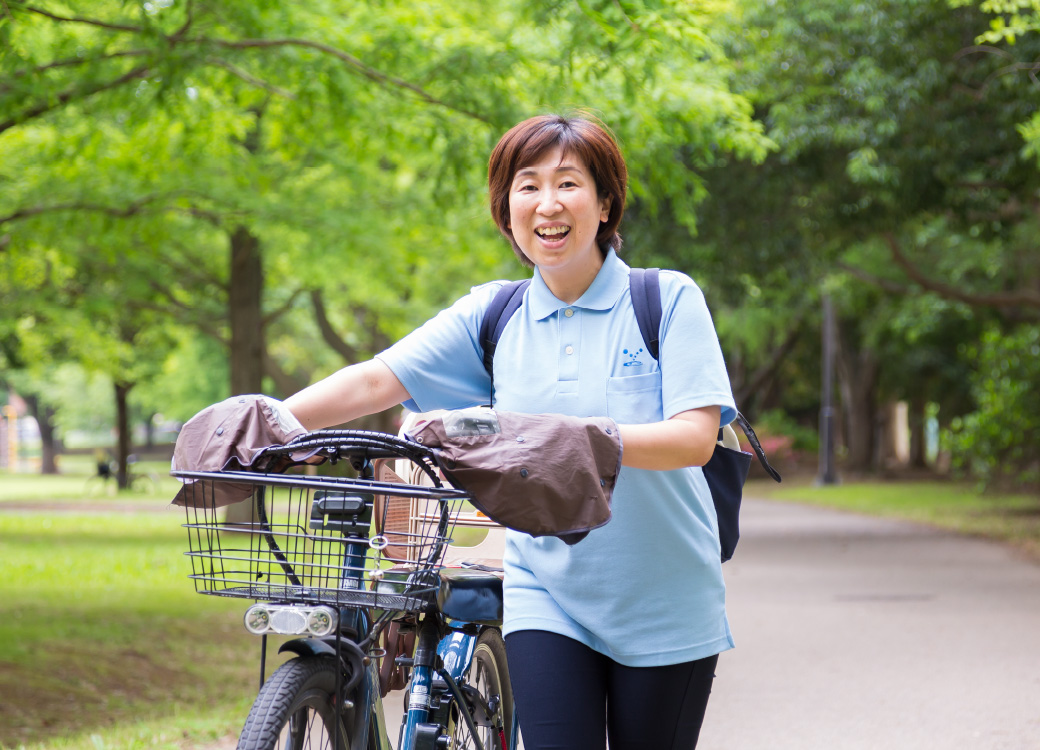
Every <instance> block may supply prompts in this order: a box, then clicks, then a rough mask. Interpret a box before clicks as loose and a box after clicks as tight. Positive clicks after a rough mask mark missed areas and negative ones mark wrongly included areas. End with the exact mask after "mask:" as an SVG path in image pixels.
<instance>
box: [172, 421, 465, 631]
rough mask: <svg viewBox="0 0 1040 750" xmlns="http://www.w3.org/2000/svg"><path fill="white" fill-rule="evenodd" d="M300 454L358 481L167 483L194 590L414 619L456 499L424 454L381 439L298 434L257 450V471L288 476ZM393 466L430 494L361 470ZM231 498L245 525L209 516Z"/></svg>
mask: <svg viewBox="0 0 1040 750" xmlns="http://www.w3.org/2000/svg"><path fill="white" fill-rule="evenodd" d="M301 449H317V453H318V454H320V455H321V456H322V457H323V458H328V459H331V460H332V461H334V462H335V461H338V460H339V459H341V458H346V459H349V460H350V461H351V462H352V464H353V465H354V466H355V468H359V469H361V476H359V477H357V478H348V477H335V476H309V475H304V474H279V473H271V472H270V471H268V472H267V473H256V472H251V471H219V472H190V471H177V472H173V476H175V477H177V478H178V479H180V480H181V481H182V482H185V483H186V487H187V488H188V490H189V491H188V492H186V493H185V496H186V501H185V503H184V507H185V513H186V518H185V523H184V524H183V526H184V528H186V529H187V531H188V551H187V552H186V553H185V554H186V555H187V556H188V557H189V558H190V560H191V565H192V572H191V573H190V574H189V577H190V578H191V579H192V580H194V582H195V589H196V591H197V592H199V593H201V594H209V595H214V596H224V597H236V598H242V599H253V600H257V601H273V602H286V603H298V604H310V605H316V604H326V605H330V606H333V607H340V606H357V607H366V608H372V609H379V610H395V611H405V612H409V611H420V610H423V609H425V607H426V605H427V604H428V603H429V602H430V601H431V600H432V599H433V597H434V596H435V594H436V589H437V585H438V576H437V570H438V569H439V568H440V566H441V562H442V559H443V556H444V552H445V550H446V548H447V546H448V545H449V544H450V542H451V534H452V531H453V529H454V523H455V519H456V517H457V515H458V512H459V510H460V509H461V508H462V507H463V506H464V505H465V501H466V499H467V497H468V495H467V494H466V493H465V492H463V491H461V490H457V489H454V488H450V487H445V486H443V484H442V483H441V482H440V480H439V478H437V476H436V469H435V464H434V461H433V458H432V454H431V453H430V451H429V450H428V449H425V448H422V447H421V446H417V445H416V444H414V443H409V442H407V441H403V440H401V439H399V438H396V437H393V436H390V435H384V434H383V433H374V432H364V431H352V430H341V431H321V432H317V433H311V434H309V435H303V436H301V437H300V438H298V439H297V440H294V441H292V442H291V443H289V444H287V445H286V446H282V447H277V448H273V449H266V450H265V454H266V455H264V456H263V459H264V460H263V461H261V462H260V463H259V465H260V466H261V467H264V468H267V469H271V468H274V469H275V470H277V469H278V468H285V467H286V466H290V465H293V464H294V462H293V461H292V460H291V458H289V457H290V456H291V455H292V453H293V452H296V451H300V450H301ZM311 453H314V451H313V450H311ZM401 458H406V459H408V460H410V461H412V462H413V463H414V464H417V465H418V466H419V467H420V468H421V469H422V473H424V474H425V475H426V476H427V477H429V478H430V479H431V480H432V483H433V484H434V485H435V486H426V485H419V484H408V483H404V482H403V480H401V479H400V478H399V477H397V476H396V475H394V474H393V472H392V471H389V472H387V471H383V472H380V474H381V475H382V477H377V476H373V474H374V471H373V468H372V464H371V462H372V461H373V460H376V461H379V460H383V461H386V460H388V459H401ZM231 487H234V488H236V489H237V490H238V491H239V493H240V494H248V497H247V500H245V501H243V502H248V503H249V506H248V507H249V508H251V510H252V513H251V518H249V519H248V520H244V521H235V520H232V521H229V520H227V513H226V507H218V506H219V505H220V502H221V500H220V498H221V497H223V496H225V495H226V490H228V489H229V488H231ZM241 515H243V516H245V515H248V514H241Z"/></svg>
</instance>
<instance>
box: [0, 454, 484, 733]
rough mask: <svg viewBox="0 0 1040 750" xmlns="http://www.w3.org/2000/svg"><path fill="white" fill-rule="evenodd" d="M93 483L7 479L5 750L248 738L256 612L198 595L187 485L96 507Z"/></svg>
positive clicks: (1, 712)
mask: <svg viewBox="0 0 1040 750" xmlns="http://www.w3.org/2000/svg"><path fill="white" fill-rule="evenodd" d="M149 468H151V467H149ZM86 475H87V472H86V471H84V473H82V474H73V475H71V476H57V477H42V476H31V475H30V476H27V475H0V696H2V698H0V748H2V749H3V750H13V749H14V748H24V749H25V750H59V749H60V750H81V749H82V750H88V749H89V750H99V748H104V749H108V750H130V749H131V748H178V749H186V748H200V747H206V746H207V745H212V743H214V742H215V741H217V740H220V739H222V738H224V739H226V738H234V737H236V736H237V733H238V731H239V730H240V729H241V726H242V723H243V722H244V721H245V717H246V714H247V713H248V711H249V706H250V704H251V703H252V700H253V698H254V697H255V695H256V691H257V687H258V678H259V644H260V641H259V639H258V638H256V637H254V636H251V635H249V634H248V633H246V631H245V629H244V628H243V626H242V615H243V614H244V612H245V610H246V608H247V607H248V606H249V604H250V603H251V602H249V601H247V600H241V599H237V600H236V599H223V598H220V597H212V596H200V595H198V594H197V593H196V592H195V587H194V584H193V583H192V581H190V580H189V579H188V578H187V575H188V573H189V572H190V562H189V560H188V558H186V557H185V555H184V554H183V553H184V551H185V549H186V542H187V532H186V531H185V530H184V529H182V528H181V523H182V522H183V521H184V516H183V513H182V511H181V510H180V509H178V508H173V507H170V508H169V509H164V508H163V504H164V503H168V502H169V500H170V498H172V497H173V495H174V493H175V492H176V489H177V487H178V486H179V485H178V484H177V483H176V481H175V480H169V484H168V485H166V484H164V488H163V491H162V493H161V494H157V495H147V496H146V495H135V494H133V493H120V494H119V495H118V496H115V497H110V496H100V497H84V495H83V487H84V482H85V479H86ZM167 479H168V478H167ZM112 501H118V505H117V506H114V505H113V502H112ZM125 501H129V502H125ZM137 501H141V502H140V503H139V509H135V507H134V506H135V503H136V502H137ZM3 506H6V507H7V510H8V511H13V512H4V508H3ZM126 508H129V510H127V509H126ZM88 511H89V512H88ZM485 533H486V532H485V531H484V530H481V529H458V530H456V534H455V536H456V537H457V540H458V541H459V542H460V543H462V544H474V543H476V542H477V541H479V539H480V538H482V537H483V536H484V534H485ZM276 651H277V642H276V641H275V640H274V639H272V641H271V645H270V646H269V651H268V670H269V673H270V671H272V670H273V669H274V668H276V666H277V665H278V664H279V663H281V662H282V661H284V659H285V658H286V657H285V656H278V655H276ZM232 744H233V739H232Z"/></svg>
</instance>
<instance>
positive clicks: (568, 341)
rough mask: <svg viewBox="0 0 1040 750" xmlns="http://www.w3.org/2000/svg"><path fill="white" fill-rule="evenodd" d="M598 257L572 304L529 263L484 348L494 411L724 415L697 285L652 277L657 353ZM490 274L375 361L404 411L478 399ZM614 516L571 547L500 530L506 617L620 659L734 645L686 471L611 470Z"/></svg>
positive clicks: (712, 550) (707, 509)
mask: <svg viewBox="0 0 1040 750" xmlns="http://www.w3.org/2000/svg"><path fill="white" fill-rule="evenodd" d="M628 271H629V268H628V266H627V265H625V263H624V262H622V261H621V259H620V258H618V257H617V255H616V254H615V253H614V252H613V251H611V252H609V253H608V254H607V257H606V259H605V261H604V264H603V267H602V269H601V270H600V272H599V274H598V275H597V276H596V279H595V281H593V283H592V285H591V286H590V287H589V288H588V289H587V290H586V292H585V294H584V295H582V297H581V299H579V300H577V301H576V302H575V303H574V304H572V305H567V304H565V303H563V302H561V301H560V300H558V299H557V298H556V297H555V296H553V294H552V292H550V291H549V288H548V287H547V286H546V285H545V282H544V281H543V280H542V278H541V276H540V275H539V273H538V271H537V269H536V270H535V274H534V278H533V280H532V283H531V285H530V286H529V287H528V289H527V291H526V292H525V295H524V302H523V305H521V307H520V309H519V310H517V312H516V313H515V314H514V315H513V317H512V318H511V319H510V320H509V322H508V324H507V325H506V327H505V329H504V331H503V333H502V337H501V339H500V340H499V344H498V349H497V351H496V354H495V407H496V408H498V409H501V410H503V411H516V412H527V413H552V414H568V415H572V416H579V417H586V416H599V415H604V414H606V415H608V416H610V417H612V418H613V419H614V421H616V422H618V423H619V424H634V423H645V422H656V421H660V420H662V419H667V418H669V417H672V416H674V415H675V414H678V413H680V412H683V411H686V410H688V409H695V408H698V407H702V406H712V405H718V406H720V407H721V408H722V423H723V424H728V423H729V422H731V421H732V420H733V418H734V416H735V413H736V410H735V407H734V404H733V396H732V393H731V390H730V384H729V378H728V376H727V374H726V367H725V363H724V362H723V358H722V352H721V349H720V347H719V342H718V337H717V336H716V333H715V328H714V326H713V324H712V322H711V316H710V314H709V312H708V308H707V306H706V305H705V302H704V295H703V294H702V293H701V290H700V289H699V288H698V287H697V285H696V284H695V283H694V282H693V281H692V280H691V279H690V278H689V277H688V276H686V275H684V274H681V273H678V272H675V271H662V272H661V274H660V280H661V302H662V321H661V342H660V355H661V359H660V363H658V362H657V361H655V360H654V359H653V357H651V356H650V355H649V354H648V353H647V352H646V351H645V347H644V345H643V339H642V336H641V335H640V333H639V326H638V324H637V322H636V316H635V312H634V310H633V308H632V301H631V298H630V295H629V288H628ZM502 284H503V282H500V281H496V282H491V283H489V284H484V285H482V286H478V287H475V288H474V289H473V290H472V291H471V292H470V294H469V295H467V296H465V297H463V298H462V299H460V300H459V301H458V302H456V303H455V304H454V305H452V306H451V307H450V308H448V309H447V310H444V311H442V312H441V313H440V314H438V315H437V316H436V317H435V318H433V319H432V320H430V321H429V322H427V323H426V324H425V325H423V326H422V327H420V328H418V329H416V330H415V331H413V332H412V333H410V334H409V335H408V336H406V337H405V338H403V339H402V340H401V341H399V342H398V343H397V344H395V345H394V346H392V347H390V348H389V349H387V350H386V351H384V352H383V353H382V354H380V355H379V359H380V360H382V361H383V362H384V363H386V365H387V366H389V367H390V369H391V370H392V371H393V372H394V374H395V375H396V376H397V377H398V378H399V379H400V381H401V383H402V384H403V385H404V386H405V388H406V389H407V390H408V393H409V394H410V395H411V396H412V400H411V401H409V402H407V403H406V404H405V405H406V406H408V407H409V408H412V409H416V410H419V411H430V410H433V409H460V408H464V407H468V406H474V405H477V404H486V403H487V402H488V396H489V390H490V381H489V378H488V376H487V373H486V372H485V371H484V366H483V364H482V361H481V356H482V352H481V348H480V346H479V342H478V339H479V334H480V323H481V319H482V318H483V315H484V311H485V310H486V309H487V307H488V305H489V304H490V302H491V299H492V298H493V297H494V295H495V293H496V292H497V291H498V289H499V288H500V287H501V286H502ZM612 511H613V516H612V518H611V521H610V522H609V523H608V524H607V525H606V526H603V527H602V528H599V529H595V530H593V531H592V532H590V533H589V535H588V536H587V537H586V538H585V539H584V540H583V541H581V542H579V543H578V544H576V545H573V546H568V545H566V544H564V543H563V542H561V541H560V540H558V539H556V538H554V537H541V538H537V539H536V538H533V537H531V536H529V535H527V534H523V533H520V532H515V531H512V530H510V531H508V532H507V534H506V550H505V557H504V565H505V570H506V575H505V625H504V628H503V630H504V631H505V632H506V633H507V634H508V633H511V632H515V631H518V630H531V629H535V630H546V631H550V632H554V633H559V634H561V635H565V636H568V637H571V638H574V639H576V640H578V641H581V642H582V643H585V644H586V645H588V646H589V647H591V648H593V649H595V650H596V651H599V652H601V653H603V654H606V655H607V656H609V657H611V658H612V659H614V660H615V661H617V662H619V663H621V664H625V665H628V666H635V667H649V666H660V665H664V664H678V663H681V662H687V661H693V660H694V659H700V658H703V657H706V656H711V655H713V654H717V653H719V652H721V651H724V650H726V649H728V648H732V647H733V639H732V636H731V634H730V630H729V623H728V621H727V620H726V609H725V585H724V583H723V580H722V569H721V563H720V559H719V541H718V531H717V521H716V517H715V509H714V506H713V504H712V501H711V495H710V493H709V491H708V487H707V484H706V483H705V481H704V476H703V474H702V472H701V469H700V468H699V467H691V468H685V469H677V470H674V471H649V470H642V469H633V468H630V467H627V466H626V467H622V469H621V473H620V475H619V477H618V482H617V485H616V487H615V489H614V494H613V500H612Z"/></svg>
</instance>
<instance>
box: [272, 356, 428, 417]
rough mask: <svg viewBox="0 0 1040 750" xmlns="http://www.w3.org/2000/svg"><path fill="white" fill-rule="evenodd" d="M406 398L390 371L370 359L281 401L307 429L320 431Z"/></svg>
mask: <svg viewBox="0 0 1040 750" xmlns="http://www.w3.org/2000/svg"><path fill="white" fill-rule="evenodd" d="M409 398H410V396H409V394H408V391H407V390H405V387H404V386H403V385H402V384H401V381H400V380H398V379H397V376H396V375H394V373H393V371H392V370H391V369H390V368H389V367H387V366H386V365H385V364H384V363H383V362H381V361H380V360H378V359H370V360H369V361H367V362H361V363H359V364H356V365H351V366H350V367H344V368H343V369H342V370H340V371H339V372H335V373H333V374H332V375H329V376H328V377H327V378H325V379H324V380H319V381H318V382H317V383H315V384H314V385H311V386H308V387H306V388H304V389H303V390H302V391H300V392H299V393H297V394H295V395H293V396H290V397H289V398H287V399H285V401H284V404H285V406H286V407H288V409H289V411H291V412H292V413H293V414H294V415H296V418H297V419H298V420H300V423H301V424H302V425H303V426H304V427H305V428H306V429H307V430H320V429H322V428H324V427H331V426H332V425H338V424H344V423H345V422H350V421H352V420H354V419H357V418H358V417H363V416H365V415H367V414H375V413H376V412H379V411H383V410H384V409H389V408H390V407H392V406H396V405H397V404H400V403H401V402H403V401H407V400H408V399H409Z"/></svg>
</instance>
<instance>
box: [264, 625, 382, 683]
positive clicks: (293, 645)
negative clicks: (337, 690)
mask: <svg viewBox="0 0 1040 750" xmlns="http://www.w3.org/2000/svg"><path fill="white" fill-rule="evenodd" d="M286 651H291V652H292V653H294V654H297V655H298V656H335V655H336V641H335V639H329V638H296V639H294V640H291V641H286V642H285V643H283V644H282V645H281V647H279V649H278V653H280V654H281V653H285V652H286ZM369 662H370V660H369V658H368V657H367V656H365V654H364V652H362V651H361V649H360V648H358V646H357V644H356V643H354V642H353V641H346V640H345V641H340V664H342V665H343V668H344V669H345V670H346V671H347V674H348V679H347V682H346V684H345V685H344V686H343V692H344V694H346V695H350V694H351V693H352V692H353V690H354V688H355V687H357V684H358V683H359V682H361V678H362V676H363V675H364V673H365V667H366V666H367V665H368V663H369Z"/></svg>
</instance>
